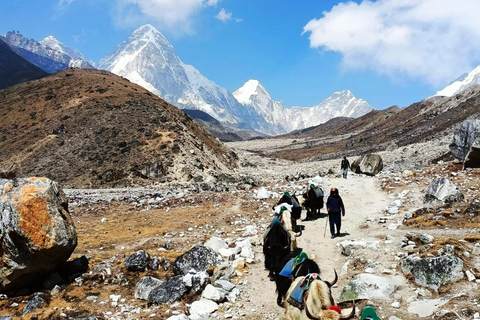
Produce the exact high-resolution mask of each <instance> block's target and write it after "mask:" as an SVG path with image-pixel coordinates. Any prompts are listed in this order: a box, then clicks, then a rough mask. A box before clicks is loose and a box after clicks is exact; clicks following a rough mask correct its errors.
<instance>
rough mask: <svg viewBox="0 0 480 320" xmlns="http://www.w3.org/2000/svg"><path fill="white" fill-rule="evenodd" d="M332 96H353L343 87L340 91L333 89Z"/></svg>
mask: <svg viewBox="0 0 480 320" xmlns="http://www.w3.org/2000/svg"><path fill="white" fill-rule="evenodd" d="M333 96H353V93H352V92H351V91H350V90H348V89H344V90H342V91H335V92H334V93H333Z"/></svg>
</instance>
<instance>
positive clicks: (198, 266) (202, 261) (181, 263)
mask: <svg viewBox="0 0 480 320" xmlns="http://www.w3.org/2000/svg"><path fill="white" fill-rule="evenodd" d="M220 261H221V257H220V255H219V254H218V253H216V252H215V251H213V249H211V248H209V247H205V246H203V245H201V244H197V245H196V246H194V247H193V248H192V249H190V251H188V252H186V253H184V254H182V255H181V256H179V257H178V258H177V259H176V260H175V262H174V263H173V273H174V274H176V275H186V274H187V273H188V272H189V271H190V270H192V269H193V270H195V271H196V272H201V271H206V270H207V269H208V268H210V267H213V266H215V265H217V264H218V263H219V262H220Z"/></svg>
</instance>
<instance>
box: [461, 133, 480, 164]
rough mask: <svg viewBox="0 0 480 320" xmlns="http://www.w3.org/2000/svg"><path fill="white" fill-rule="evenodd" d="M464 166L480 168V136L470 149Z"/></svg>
mask: <svg viewBox="0 0 480 320" xmlns="http://www.w3.org/2000/svg"><path fill="white" fill-rule="evenodd" d="M463 168H480V138H477V140H475V142H474V143H473V144H472V147H471V148H470V151H468V154H467V157H466V158H465V162H464V163H463Z"/></svg>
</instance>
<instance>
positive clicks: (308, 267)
mask: <svg viewBox="0 0 480 320" xmlns="http://www.w3.org/2000/svg"><path fill="white" fill-rule="evenodd" d="M299 256H300V255H298V256H297V255H295V254H294V253H289V254H288V255H287V256H286V257H285V258H284V259H283V260H282V262H281V263H280V268H279V269H278V271H277V272H276V275H275V286H276V291H277V304H278V305H279V306H280V307H283V304H282V302H283V299H285V296H286V294H287V291H288V288H290V285H291V284H292V281H293V280H294V279H295V278H297V277H300V276H306V275H307V274H309V273H317V274H320V268H319V267H318V264H317V263H316V262H315V261H313V260H312V259H309V258H308V257H307V255H305V258H306V259H305V260H303V262H301V263H300V264H298V266H296V267H295V268H293V270H291V274H290V275H282V274H281V272H282V269H283V268H284V267H286V265H287V264H289V266H291V264H290V260H292V259H295V258H297V257H299ZM336 279H337V272H335V280H334V283H333V284H335V282H336V281H337V280H336Z"/></svg>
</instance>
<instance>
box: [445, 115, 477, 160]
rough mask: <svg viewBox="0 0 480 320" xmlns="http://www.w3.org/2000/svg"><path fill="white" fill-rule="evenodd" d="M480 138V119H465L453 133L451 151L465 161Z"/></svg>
mask: <svg viewBox="0 0 480 320" xmlns="http://www.w3.org/2000/svg"><path fill="white" fill-rule="evenodd" d="M478 138H480V120H479V119H468V120H465V121H463V122H462V123H461V124H460V125H459V126H458V127H457V128H456V129H455V132H454V134H453V141H452V143H451V144H450V146H449V147H450V151H451V152H452V153H453V155H454V156H455V158H457V159H458V160H460V161H462V162H464V161H465V158H466V157H467V154H468V152H469V151H470V148H471V147H472V145H473V143H474V142H475V140H477V139H478Z"/></svg>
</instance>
